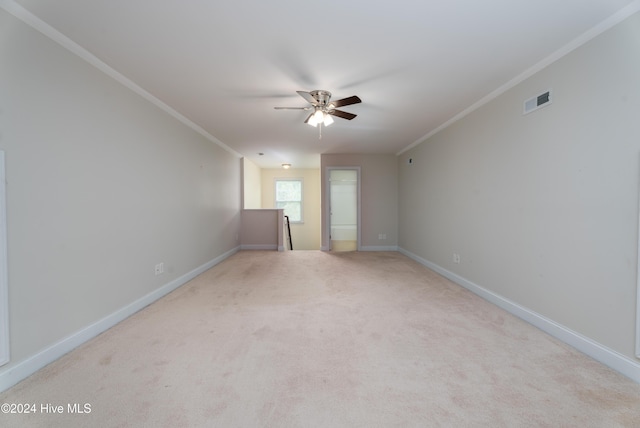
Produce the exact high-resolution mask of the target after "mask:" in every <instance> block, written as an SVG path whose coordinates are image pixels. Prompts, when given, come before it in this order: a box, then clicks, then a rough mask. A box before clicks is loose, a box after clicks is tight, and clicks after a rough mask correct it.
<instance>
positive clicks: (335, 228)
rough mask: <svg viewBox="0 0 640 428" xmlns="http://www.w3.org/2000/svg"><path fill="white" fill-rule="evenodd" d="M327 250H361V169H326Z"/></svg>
mask: <svg viewBox="0 0 640 428" xmlns="http://www.w3.org/2000/svg"><path fill="white" fill-rule="evenodd" d="M327 177H328V180H329V186H328V189H329V207H328V208H329V222H328V226H329V233H328V236H329V250H330V251H357V250H358V249H359V248H360V168H358V167H352V168H345V167H343V168H338V167H335V168H333V167H330V168H328V174H327Z"/></svg>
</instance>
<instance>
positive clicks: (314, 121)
mask: <svg viewBox="0 0 640 428" xmlns="http://www.w3.org/2000/svg"><path fill="white" fill-rule="evenodd" d="M307 123H308V124H309V125H311V126H313V127H314V128H315V127H316V126H318V120H317V119H316V115H315V114H314V115H311V117H310V118H309V120H308V121H307Z"/></svg>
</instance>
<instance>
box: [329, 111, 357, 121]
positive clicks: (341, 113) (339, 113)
mask: <svg viewBox="0 0 640 428" xmlns="http://www.w3.org/2000/svg"><path fill="white" fill-rule="evenodd" d="M327 113H329V114H331V115H334V116H338V117H341V118H343V119H347V120H351V119H353V118H354V117H356V116H357V114H353V113H347V112H346V111H342V110H329V111H328V112H327Z"/></svg>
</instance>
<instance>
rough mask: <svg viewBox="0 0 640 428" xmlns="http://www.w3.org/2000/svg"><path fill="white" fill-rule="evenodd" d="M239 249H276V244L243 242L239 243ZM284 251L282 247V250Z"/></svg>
mask: <svg viewBox="0 0 640 428" xmlns="http://www.w3.org/2000/svg"><path fill="white" fill-rule="evenodd" d="M240 249H241V250H278V249H279V247H278V244H244V245H240ZM279 251H284V247H283V248H282V250H279Z"/></svg>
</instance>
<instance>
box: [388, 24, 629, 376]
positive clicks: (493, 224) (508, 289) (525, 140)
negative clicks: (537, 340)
mask: <svg viewBox="0 0 640 428" xmlns="http://www.w3.org/2000/svg"><path fill="white" fill-rule="evenodd" d="M638 52H640V15H638V14H636V15H634V16H633V17H632V18H630V19H628V20H626V21H625V22H623V23H622V24H619V25H618V26H616V27H614V28H613V29H611V30H609V31H607V32H605V33H603V34H602V35H600V36H599V37H597V38H595V39H594V40H592V41H590V42H589V43H587V44H585V45H583V46H582V47H580V48H578V49H577V50H575V51H573V52H572V53H570V54H569V55H567V56H565V57H564V58H562V59H560V60H559V61H557V62H555V63H553V64H552V65H550V66H549V67H547V68H545V69H543V70H542V71H540V72H538V73H537V74H535V75H534V76H533V77H531V78H529V79H528V80H526V81H524V82H523V83H521V84H519V85H517V86H516V87H514V88H512V89H511V90H509V91H508V92H506V93H505V94H503V95H502V96H500V97H498V98H497V99H495V100H494V101H492V102H490V103H489V104H487V105H485V106H483V107H481V108H480V109H478V110H476V111H475V112H473V113H471V114H470V115H468V116H467V117H465V118H463V119H462V120H460V121H458V122H456V123H455V124H453V125H452V126H450V127H448V128H446V129H445V130H443V131H441V132H440V133H438V134H436V135H435V136H433V137H432V138H430V139H428V140H427V141H426V142H424V143H422V144H421V145H419V146H417V147H415V148H414V149H412V150H410V151H408V152H407V153H404V154H402V155H401V156H400V157H399V159H398V168H399V177H400V186H399V189H400V204H399V207H400V222H399V226H400V247H401V248H402V249H405V250H407V251H408V252H411V253H412V254H414V255H417V256H419V257H421V258H423V259H424V260H427V261H429V262H432V263H434V264H435V265H437V266H440V267H442V268H444V269H446V270H447V271H449V272H452V273H454V274H455V275H458V276H459V277H460V278H463V279H464V280H467V281H470V282H472V283H474V284H477V285H479V286H480V287H483V288H485V289H487V290H489V291H490V292H491V293H495V294H497V295H498V296H502V297H504V298H507V299H509V300H510V301H512V302H515V303H516V304H517V305H521V306H522V307H525V308H528V309H529V310H531V311H533V312H535V313H537V314H540V315H541V316H542V317H546V318H548V319H550V320H552V322H555V323H558V324H560V325H561V326H564V328H567V329H569V330H571V331H573V332H577V333H578V334H579V335H582V336H585V337H587V338H588V339H589V340H593V341H595V342H597V343H598V344H602V345H604V346H605V347H606V348H607V349H611V350H614V351H615V352H617V353H619V354H622V355H624V356H626V357H627V358H630V359H632V360H634V358H635V357H634V326H635V315H636V266H637V260H638V254H637V239H638V176H639V171H638V164H639V162H638V154H639V153H640V138H639V136H640V120H639V118H640V79H639V78H638V76H640V55H639V54H638ZM549 88H552V90H553V103H552V104H551V105H549V106H547V107H545V108H543V109H540V110H538V111H535V112H533V113H531V114H529V115H526V116H523V115H522V105H523V101H524V100H525V99H527V98H529V97H531V96H534V95H536V94H538V93H540V92H542V91H544V90H546V89H549ZM409 158H411V159H413V163H412V164H411V165H409V164H408V163H407V162H408V159H409ZM454 252H455V253H458V254H460V257H461V262H460V263H459V264H454V263H453V261H452V254H453V253H454ZM635 361H637V360H635ZM636 370H637V369H636ZM639 377H640V376H639Z"/></svg>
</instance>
